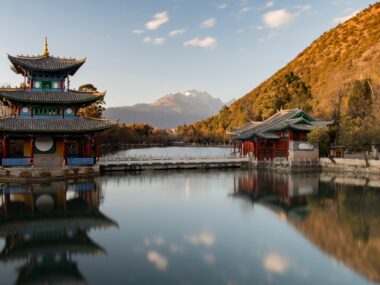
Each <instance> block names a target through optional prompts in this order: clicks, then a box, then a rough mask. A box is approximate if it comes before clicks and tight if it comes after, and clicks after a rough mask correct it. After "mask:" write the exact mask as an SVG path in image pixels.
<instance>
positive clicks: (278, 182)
mask: <svg viewBox="0 0 380 285" xmlns="http://www.w3.org/2000/svg"><path fill="white" fill-rule="evenodd" d="M318 179H319V178H318V176H314V175H308V174H298V175H288V174H286V173H277V172H271V171H259V172H257V171H252V172H247V173H246V174H244V175H240V176H239V177H237V178H235V186H234V193H233V196H241V195H243V196H248V197H249V198H250V200H251V201H252V202H254V203H261V204H265V205H266V206H268V207H270V208H271V209H273V210H276V211H285V212H287V213H289V212H290V211H292V213H296V212H297V215H301V216H302V215H304V213H302V212H303V210H305V209H304V208H303V207H304V206H306V205H307V200H306V199H307V197H308V196H310V195H315V194H317V193H318V181H319V180H318Z"/></svg>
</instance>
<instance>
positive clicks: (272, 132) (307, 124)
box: [230, 109, 334, 140]
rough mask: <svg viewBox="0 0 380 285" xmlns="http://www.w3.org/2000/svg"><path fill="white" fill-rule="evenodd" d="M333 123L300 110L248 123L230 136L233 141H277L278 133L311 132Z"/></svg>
mask: <svg viewBox="0 0 380 285" xmlns="http://www.w3.org/2000/svg"><path fill="white" fill-rule="evenodd" d="M333 122H334V121H323V120H317V119H315V118H313V117H311V116H309V115H308V114H306V113H305V112H304V111H303V110H301V109H290V110H281V111H278V112H277V113H276V114H274V115H273V116H271V117H269V118H268V119H266V120H264V121H262V122H249V123H247V124H245V125H243V126H242V127H239V128H236V129H234V130H233V131H232V132H231V133H230V135H232V137H233V138H234V139H238V140H239V139H242V140H244V139H249V138H253V137H257V138H262V139H279V136H278V135H277V134H276V132H278V131H283V130H286V129H293V130H300V131H311V130H312V129H314V128H317V127H326V126H328V125H331V124H332V123H333Z"/></svg>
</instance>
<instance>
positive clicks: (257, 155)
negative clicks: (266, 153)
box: [255, 139, 260, 160]
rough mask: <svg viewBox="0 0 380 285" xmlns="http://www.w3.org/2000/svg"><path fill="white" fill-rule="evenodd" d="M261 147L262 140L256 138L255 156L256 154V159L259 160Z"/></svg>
mask: <svg viewBox="0 0 380 285" xmlns="http://www.w3.org/2000/svg"><path fill="white" fill-rule="evenodd" d="M259 147H260V142H259V141H258V140H257V139H256V141H255V150H256V151H255V152H256V154H255V156H256V159H257V160H259V155H260V151H259Z"/></svg>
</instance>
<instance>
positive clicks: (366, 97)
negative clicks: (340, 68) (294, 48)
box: [347, 80, 372, 119]
mask: <svg viewBox="0 0 380 285" xmlns="http://www.w3.org/2000/svg"><path fill="white" fill-rule="evenodd" d="M371 111H372V92H371V86H370V85H369V82H368V80H356V81H355V82H354V86H353V88H352V90H351V92H350V94H349V96H348V105H347V114H348V116H350V117H351V118H353V119H354V118H361V119H364V118H365V117H368V116H369V115H371Z"/></svg>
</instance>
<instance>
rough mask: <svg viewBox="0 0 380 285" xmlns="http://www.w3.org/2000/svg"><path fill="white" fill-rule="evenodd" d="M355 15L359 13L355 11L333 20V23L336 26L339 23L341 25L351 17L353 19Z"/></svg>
mask: <svg viewBox="0 0 380 285" xmlns="http://www.w3.org/2000/svg"><path fill="white" fill-rule="evenodd" d="M357 13H359V11H355V12H353V13H351V14H349V15H347V16H342V17H335V18H334V19H333V22H334V23H336V24H339V23H343V22H345V21H347V20H349V19H351V18H352V17H354V16H355V15H356V14H357Z"/></svg>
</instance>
